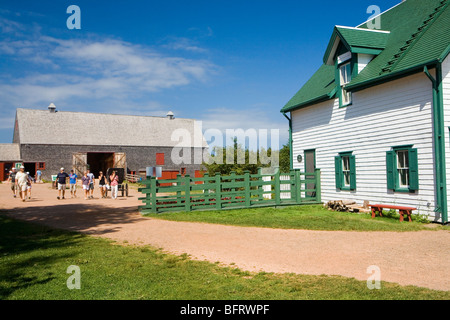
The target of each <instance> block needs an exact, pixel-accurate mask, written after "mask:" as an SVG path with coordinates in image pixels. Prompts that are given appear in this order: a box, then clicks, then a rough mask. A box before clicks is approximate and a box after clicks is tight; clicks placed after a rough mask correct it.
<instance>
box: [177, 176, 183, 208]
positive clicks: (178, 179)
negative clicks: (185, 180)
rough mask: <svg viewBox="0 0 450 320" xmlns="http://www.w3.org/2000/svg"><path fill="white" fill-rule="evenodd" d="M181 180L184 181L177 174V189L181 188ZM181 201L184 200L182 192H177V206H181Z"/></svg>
mask: <svg viewBox="0 0 450 320" xmlns="http://www.w3.org/2000/svg"><path fill="white" fill-rule="evenodd" d="M181 180H182V176H181V174H177V187H180V186H181ZM181 200H182V197H181V191H180V190H178V191H177V205H179V204H181Z"/></svg>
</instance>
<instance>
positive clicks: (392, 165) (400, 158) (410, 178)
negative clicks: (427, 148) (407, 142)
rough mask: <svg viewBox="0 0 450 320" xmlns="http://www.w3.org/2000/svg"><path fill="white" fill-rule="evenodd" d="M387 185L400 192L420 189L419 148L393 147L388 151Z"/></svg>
mask: <svg viewBox="0 0 450 320" xmlns="http://www.w3.org/2000/svg"><path fill="white" fill-rule="evenodd" d="M386 176H387V187H388V189H390V190H394V191H398V192H410V191H415V190H419V170H418V159H417V149H414V148H412V146H400V147H393V148H392V150H391V151H388V152H386Z"/></svg>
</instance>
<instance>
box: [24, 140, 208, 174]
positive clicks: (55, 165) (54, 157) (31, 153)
mask: <svg viewBox="0 0 450 320" xmlns="http://www.w3.org/2000/svg"><path fill="white" fill-rule="evenodd" d="M21 152H22V159H23V161H25V162H45V170H44V171H43V179H46V180H50V178H51V175H53V174H57V173H58V172H59V169H60V168H61V167H64V168H65V169H66V171H69V170H70V169H72V162H73V154H74V153H77V152H124V153H126V156H127V166H128V169H129V170H131V171H138V170H139V169H142V168H145V167H147V166H156V153H164V154H165V165H164V166H163V169H176V170H179V168H181V167H183V168H186V173H187V174H189V175H191V176H194V174H195V170H199V169H200V167H201V165H194V164H191V165H189V164H181V165H176V164H174V163H173V162H172V160H171V152H172V147H125V146H124V147H117V146H70V145H22V146H21ZM191 157H192V161H191V162H192V163H193V162H194V161H193V159H194V150H193V149H192V150H191Z"/></svg>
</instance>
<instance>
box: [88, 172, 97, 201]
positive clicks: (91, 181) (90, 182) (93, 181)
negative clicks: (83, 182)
mask: <svg viewBox="0 0 450 320" xmlns="http://www.w3.org/2000/svg"><path fill="white" fill-rule="evenodd" d="M87 176H88V178H89V179H90V181H89V192H90V196H89V198H91V199H93V198H94V185H95V176H94V174H93V173H92V172H91V171H90V170H89V169H88V170H87Z"/></svg>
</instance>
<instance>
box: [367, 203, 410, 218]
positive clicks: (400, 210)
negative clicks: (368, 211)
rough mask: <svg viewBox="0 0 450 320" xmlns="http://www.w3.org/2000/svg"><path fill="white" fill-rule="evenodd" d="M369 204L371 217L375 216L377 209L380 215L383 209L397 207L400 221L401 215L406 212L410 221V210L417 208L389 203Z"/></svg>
mask: <svg viewBox="0 0 450 320" xmlns="http://www.w3.org/2000/svg"><path fill="white" fill-rule="evenodd" d="M369 206H370V207H371V208H372V218H375V215H376V212H377V211H378V212H379V213H380V216H381V217H382V216H383V215H382V212H383V209H397V210H398V213H399V214H400V221H403V215H405V214H406V215H408V220H409V222H411V214H412V211H413V210H417V208H414V207H404V206H394V205H390V204H370V205H369Z"/></svg>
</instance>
